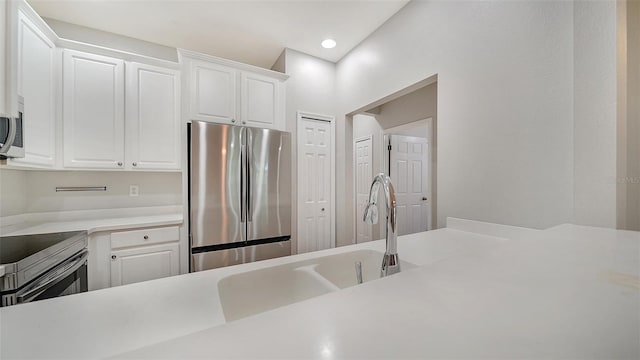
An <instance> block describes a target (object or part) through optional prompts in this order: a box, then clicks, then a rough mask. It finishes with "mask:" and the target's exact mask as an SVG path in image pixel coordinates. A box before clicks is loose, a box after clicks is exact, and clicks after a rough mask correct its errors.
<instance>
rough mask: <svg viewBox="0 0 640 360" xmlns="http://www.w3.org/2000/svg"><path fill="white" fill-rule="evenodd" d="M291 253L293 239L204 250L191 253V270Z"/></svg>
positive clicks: (218, 266) (213, 267) (214, 267)
mask: <svg viewBox="0 0 640 360" xmlns="http://www.w3.org/2000/svg"><path fill="white" fill-rule="evenodd" d="M289 255H291V240H287V241H278V242H273V243H268V244H261V245H253V246H245V247H240V248H234V249H226V250H217V251H209V252H202V253H197V254H192V255H191V271H202V270H209V269H216V268H220V267H225V266H231V265H238V264H244V263H249V262H254V261H260V260H267V259H273V258H277V257H282V256H289Z"/></svg>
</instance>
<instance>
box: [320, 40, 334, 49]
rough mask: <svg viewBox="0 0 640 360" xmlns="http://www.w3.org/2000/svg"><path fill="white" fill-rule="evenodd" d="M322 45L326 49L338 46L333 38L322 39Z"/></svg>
mask: <svg viewBox="0 0 640 360" xmlns="http://www.w3.org/2000/svg"><path fill="white" fill-rule="evenodd" d="M322 47H323V48H325V49H333V48H334V47H336V41H335V40H333V39H325V40H323V41H322Z"/></svg>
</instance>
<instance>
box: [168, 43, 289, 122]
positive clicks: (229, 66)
mask: <svg viewBox="0 0 640 360" xmlns="http://www.w3.org/2000/svg"><path fill="white" fill-rule="evenodd" d="M180 54H181V59H182V60H181V61H182V62H183V70H184V71H185V77H186V79H185V82H186V84H187V89H188V91H185V94H184V97H185V101H184V102H185V103H186V104H189V111H188V112H185V113H186V114H188V117H189V119H190V120H204V121H211V122H217V123H222V124H234V125H244V126H254V127H260V128H268V129H276V130H284V128H285V122H284V99H285V94H284V91H285V90H284V89H285V86H284V81H285V80H286V79H287V75H285V74H282V73H278V72H275V71H271V70H266V69H261V68H258V67H255V66H251V65H247V64H242V63H237V62H234V61H230V60H225V59H220V58H216V57H213V56H209V55H204V54H199V53H196V52H192V51H188V50H183V49H181V50H180ZM187 74H188V76H187Z"/></svg>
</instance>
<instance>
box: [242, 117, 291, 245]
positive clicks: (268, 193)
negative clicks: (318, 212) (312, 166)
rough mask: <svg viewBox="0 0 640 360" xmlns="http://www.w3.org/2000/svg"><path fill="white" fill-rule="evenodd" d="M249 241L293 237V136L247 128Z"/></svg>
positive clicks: (274, 131) (280, 132)
mask: <svg viewBox="0 0 640 360" xmlns="http://www.w3.org/2000/svg"><path fill="white" fill-rule="evenodd" d="M247 144H248V149H247V153H248V162H249V164H248V173H249V174H248V181H249V184H248V186H247V197H248V203H249V205H248V212H247V240H248V241H251V240H258V239H269V238H280V237H282V238H288V237H290V236H291V135H290V134H289V133H285V132H282V131H276V130H267V129H257V128H247Z"/></svg>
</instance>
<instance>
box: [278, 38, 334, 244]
mask: <svg viewBox="0 0 640 360" xmlns="http://www.w3.org/2000/svg"><path fill="white" fill-rule="evenodd" d="M272 69H274V70H277V71H281V72H285V73H286V74H288V75H289V76H290V78H289V79H288V80H287V81H286V87H287V88H286V95H287V100H286V114H285V117H286V130H287V131H289V132H291V139H292V161H293V164H294V166H293V167H292V169H293V178H292V185H293V186H292V192H293V197H292V204H293V207H292V214H293V218H292V223H291V234H292V241H291V242H292V252H293V253H294V254H295V253H297V249H298V248H297V237H296V232H297V228H298V227H297V203H298V202H297V181H298V177H297V173H296V169H297V166H295V164H297V161H298V160H297V151H296V138H297V132H296V128H297V118H296V116H297V112H298V111H304V112H311V113H316V114H321V115H330V116H335V113H336V112H335V104H336V97H335V64H334V63H332V62H329V61H326V60H322V59H318V58H316V57H313V56H310V55H306V54H303V53H300V52H298V51H295V50H291V49H285V51H284V53H283V55H281V56H280V58H278V60H277V61H276V63H275V64H274V66H273V67H272ZM337 205H338V206H339V205H340V203H338V204H337ZM336 207H337V206H336ZM338 221H339V220H338Z"/></svg>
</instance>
